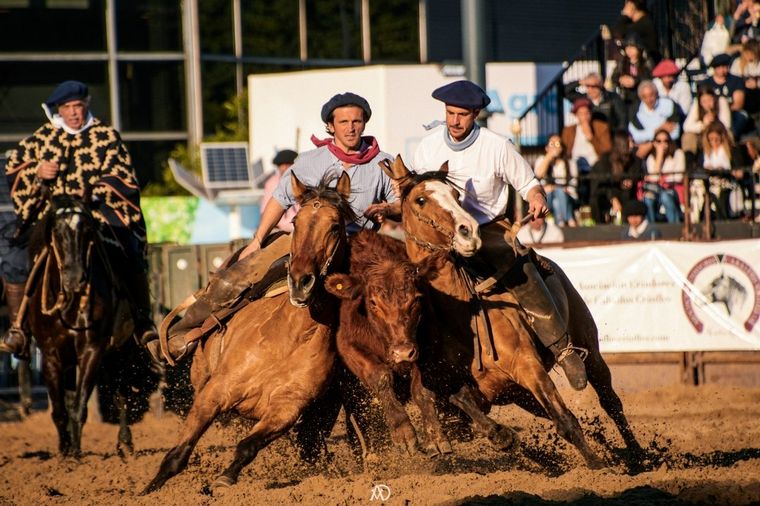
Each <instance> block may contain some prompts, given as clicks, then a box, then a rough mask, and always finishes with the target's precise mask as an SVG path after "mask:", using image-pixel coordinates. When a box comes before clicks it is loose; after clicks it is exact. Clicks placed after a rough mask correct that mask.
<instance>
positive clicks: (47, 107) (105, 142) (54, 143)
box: [0, 81, 156, 356]
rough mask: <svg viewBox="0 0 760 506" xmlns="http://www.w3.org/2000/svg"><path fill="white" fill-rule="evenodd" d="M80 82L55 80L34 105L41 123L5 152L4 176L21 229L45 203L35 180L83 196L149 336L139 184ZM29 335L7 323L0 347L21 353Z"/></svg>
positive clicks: (142, 333) (141, 333) (140, 335)
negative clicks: (42, 116) (42, 113)
mask: <svg viewBox="0 0 760 506" xmlns="http://www.w3.org/2000/svg"><path fill="white" fill-rule="evenodd" d="M89 103H90V96H89V92H88V88H87V85H85V84H84V83H81V82H79V81H65V82H63V83H61V84H60V85H59V86H58V87H57V88H56V89H55V90H54V91H53V93H52V94H51V95H50V97H48V99H47V100H46V101H45V103H44V104H43V105H42V108H43V110H44V111H45V115H46V116H47V118H48V122H47V123H45V124H44V125H42V126H41V127H40V128H39V129H38V130H37V131H36V132H35V133H34V134H32V135H31V136H30V137H27V138H26V139H24V140H23V141H21V143H20V144H19V146H18V147H17V148H16V149H15V150H14V151H12V152H11V155H10V159H9V160H8V164H7V166H6V176H7V178H8V184H9V186H10V189H11V198H12V200H13V205H14V208H15V211H16V215H17V218H18V221H19V224H20V227H21V228H22V229H28V227H29V226H30V225H32V224H33V223H34V222H36V221H37V220H38V219H39V218H40V217H41V216H42V215H43V214H44V213H45V211H46V210H47V203H44V202H42V200H41V199H42V198H43V196H42V187H43V185H47V186H48V187H49V189H50V192H51V195H53V196H56V195H64V194H66V195H75V196H80V197H81V196H83V195H86V194H87V195H91V198H92V202H93V204H94V209H93V216H95V218H96V219H97V220H98V221H99V222H100V223H101V224H102V226H101V235H102V238H103V241H104V243H105V244H106V247H107V250H108V252H109V254H110V256H111V259H112V260H111V262H112V264H113V265H119V266H123V269H121V270H119V272H120V273H122V274H123V276H122V281H123V282H124V284H125V285H126V288H127V290H128V292H129V293H128V295H129V298H130V299H131V306H132V310H133V311H132V313H133V319H134V321H135V336H136V337H137V339H138V340H139V341H140V342H146V341H148V340H150V339H153V338H155V337H156V328H155V325H154V324H153V321H152V319H151V307H150V294H149V289H148V286H149V285H148V263H147V257H146V246H147V240H146V235H145V222H144V220H143V215H142V212H141V209H140V185H139V183H138V181H137V176H136V174H135V171H134V169H133V168H132V161H131V159H130V156H129V153H128V152H127V148H126V146H125V145H124V143H123V142H122V140H121V138H120V136H119V133H118V132H117V131H116V130H115V129H114V128H113V127H111V126H108V125H106V124H104V123H102V122H101V121H100V120H99V119H97V118H96V117H94V116H93V115H92V113H91V112H90V110H89ZM28 347H29V339H28V338H27V337H26V336H25V335H24V332H23V330H22V329H21V328H20V327H17V326H15V325H14V326H13V328H12V329H11V330H10V331H9V333H8V334H7V335H6V336H5V338H4V339H3V340H2V342H0V351H9V352H12V353H16V354H20V355H22V356H23V355H26V354H28Z"/></svg>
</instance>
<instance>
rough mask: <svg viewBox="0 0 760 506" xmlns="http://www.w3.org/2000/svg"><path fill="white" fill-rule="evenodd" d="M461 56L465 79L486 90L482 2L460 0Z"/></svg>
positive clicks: (484, 28) (484, 32)
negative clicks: (462, 57)
mask: <svg viewBox="0 0 760 506" xmlns="http://www.w3.org/2000/svg"><path fill="white" fill-rule="evenodd" d="M461 5H462V54H463V56H464V67H465V77H467V79H469V80H470V81H472V82H473V83H475V84H477V85H478V86H480V87H481V88H483V89H486V61H485V47H486V23H485V9H484V1H483V0H462V4H461Z"/></svg>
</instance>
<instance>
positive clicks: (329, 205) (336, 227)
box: [288, 172, 355, 307]
mask: <svg viewBox="0 0 760 506" xmlns="http://www.w3.org/2000/svg"><path fill="white" fill-rule="evenodd" d="M334 179H335V176H334V175H327V176H325V177H323V178H322V180H321V181H320V182H319V184H318V185H317V186H316V187H309V186H306V185H304V184H303V183H301V181H299V180H298V178H297V177H296V175H295V174H293V173H292V172H291V183H292V185H293V193H294V195H295V198H296V201H297V202H298V204H299V206H300V209H299V210H298V213H296V216H295V218H293V235H292V238H291V244H290V264H289V266H288V290H289V292H290V302H291V303H292V304H293V305H294V306H297V307H305V306H307V305H309V303H311V301H312V299H313V297H314V293H315V292H316V289H317V288H318V287H319V286H320V284H321V283H318V282H321V281H322V279H323V278H324V277H325V276H326V275H327V274H328V273H329V270H330V267H331V266H332V265H333V264H334V263H336V262H342V261H343V259H344V256H345V250H346V243H347V238H346V224H347V223H349V222H352V221H354V219H355V214H354V212H353V211H352V210H351V206H350V205H349V203H348V199H349V196H350V195H351V181H350V179H349V177H348V174H346V173H345V172H343V173H342V174H341V175H340V177H339V178H338V184H337V187H336V188H330V187H329V186H328V185H329V184H330V183H331V182H332V181H333V180H334Z"/></svg>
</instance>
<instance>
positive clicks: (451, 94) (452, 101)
mask: <svg viewBox="0 0 760 506" xmlns="http://www.w3.org/2000/svg"><path fill="white" fill-rule="evenodd" d="M433 98H434V99H436V100H440V101H441V102H443V103H445V104H448V105H453V106H456V107H462V108H464V109H483V108H484V107H485V106H487V105H488V104H490V103H491V99H490V98H489V96H488V95H487V94H486V92H485V91H483V88H481V87H480V86H478V85H477V84H475V83H473V82H470V81H456V82H453V83H450V84H447V85H446V86H441V87H440V88H438V89H437V90H435V91H433Z"/></svg>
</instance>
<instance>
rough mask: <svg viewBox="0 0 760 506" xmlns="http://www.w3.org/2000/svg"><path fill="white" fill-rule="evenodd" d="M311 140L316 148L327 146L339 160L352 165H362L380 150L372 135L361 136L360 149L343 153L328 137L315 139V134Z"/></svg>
mask: <svg viewBox="0 0 760 506" xmlns="http://www.w3.org/2000/svg"><path fill="white" fill-rule="evenodd" d="M311 142H313V143H314V145H315V146H316V147H318V148H320V147H322V146H327V149H329V150H330V153H332V154H334V155H335V156H336V158H338V160H340V161H341V162H346V163H350V164H352V165H363V164H365V163H368V162H370V161H371V160H372V159H373V158H375V157H376V156H377V154H378V153H379V152H380V146H378V145H377V139H375V138H374V137H372V136H367V137H362V148H363V149H362V150H361V151H359V152H358V153H351V154H348V153H345V152H344V151H343V150H342V149H340V148H339V147H338V146H336V145H335V143H334V142H333V140H332V139H331V138H330V139H317V137H316V136H315V135H312V136H311Z"/></svg>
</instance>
